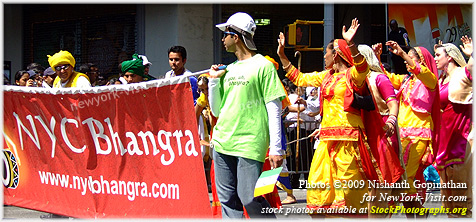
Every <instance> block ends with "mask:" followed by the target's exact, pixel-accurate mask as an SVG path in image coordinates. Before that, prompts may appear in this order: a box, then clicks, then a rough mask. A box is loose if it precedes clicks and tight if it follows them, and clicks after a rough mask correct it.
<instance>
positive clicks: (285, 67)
mask: <svg viewBox="0 0 476 222" xmlns="http://www.w3.org/2000/svg"><path fill="white" fill-rule="evenodd" d="M290 66H291V62H289V64H288V65H287V66H283V69H284V71H286V69H288V68H289V67H290Z"/></svg>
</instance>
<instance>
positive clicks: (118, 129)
mask: <svg viewBox="0 0 476 222" xmlns="http://www.w3.org/2000/svg"><path fill="white" fill-rule="evenodd" d="M172 81H173V83H172V82H171V81H170V80H156V81H150V82H144V83H140V84H133V85H119V86H104V87H95V88H89V89H81V90H80V89H41V88H27V87H17V86H5V87H4V125H3V127H4V137H5V142H6V143H5V147H4V151H3V156H2V157H3V162H4V165H5V167H6V168H5V169H6V170H5V171H4V175H3V183H4V202H5V204H7V205H15V206H19V207H24V208H30V209H34V210H40V211H46V212H51V213H56V214H61V215H67V216H71V217H78V218H165V217H167V218H204V217H211V208H210V202H209V198H208V193H207V186H206V180H205V173H204V168H203V162H202V158H201V153H200V144H199V137H198V134H197V122H196V119H195V113H194V109H193V99H192V94H191V93H190V91H191V88H190V84H189V83H188V80H187V78H174V79H173V80H172Z"/></svg>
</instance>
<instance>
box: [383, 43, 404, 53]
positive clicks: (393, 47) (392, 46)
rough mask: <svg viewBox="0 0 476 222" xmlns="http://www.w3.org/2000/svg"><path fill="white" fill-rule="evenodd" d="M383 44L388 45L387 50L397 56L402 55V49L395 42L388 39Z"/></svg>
mask: <svg viewBox="0 0 476 222" xmlns="http://www.w3.org/2000/svg"><path fill="white" fill-rule="evenodd" d="M385 45H386V46H389V47H390V49H389V51H390V52H392V53H393V54H395V55H398V56H402V54H403V50H402V48H401V47H400V45H398V43H397V42H395V41H388V42H386V43H385Z"/></svg>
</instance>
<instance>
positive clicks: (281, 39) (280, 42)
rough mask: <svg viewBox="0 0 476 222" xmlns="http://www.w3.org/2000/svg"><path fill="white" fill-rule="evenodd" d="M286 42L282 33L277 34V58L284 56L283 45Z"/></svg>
mask: <svg viewBox="0 0 476 222" xmlns="http://www.w3.org/2000/svg"><path fill="white" fill-rule="evenodd" d="M285 42H286V39H285V37H284V34H283V33H282V32H280V33H279V39H278V50H277V51H276V53H278V56H283V55H284V44H285Z"/></svg>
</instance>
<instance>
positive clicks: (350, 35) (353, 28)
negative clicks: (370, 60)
mask: <svg viewBox="0 0 476 222" xmlns="http://www.w3.org/2000/svg"><path fill="white" fill-rule="evenodd" d="M359 26H360V24H359V20H357V18H354V19H352V24H351V25H350V28H349V30H347V31H346V30H345V25H344V26H342V38H344V39H345V41H346V42H347V43H350V42H352V39H354V35H355V33H356V32H357V29H358V28H359Z"/></svg>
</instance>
